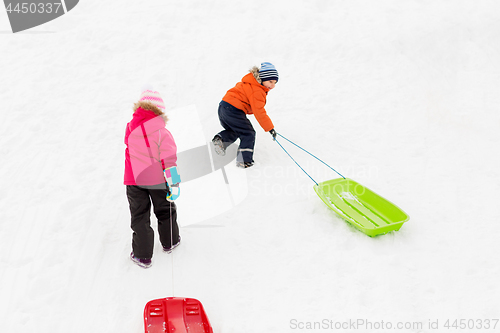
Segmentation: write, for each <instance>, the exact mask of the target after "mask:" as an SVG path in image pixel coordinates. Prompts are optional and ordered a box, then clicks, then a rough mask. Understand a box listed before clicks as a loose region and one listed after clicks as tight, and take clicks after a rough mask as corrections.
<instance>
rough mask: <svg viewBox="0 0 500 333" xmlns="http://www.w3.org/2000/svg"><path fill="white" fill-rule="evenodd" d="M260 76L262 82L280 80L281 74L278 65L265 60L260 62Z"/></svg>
mask: <svg viewBox="0 0 500 333" xmlns="http://www.w3.org/2000/svg"><path fill="white" fill-rule="evenodd" d="M259 76H260V79H261V80H262V82H264V81H271V80H276V82H278V79H279V76H278V71H277V70H276V67H274V65H273V64H271V63H270V62H263V63H261V64H260V69H259Z"/></svg>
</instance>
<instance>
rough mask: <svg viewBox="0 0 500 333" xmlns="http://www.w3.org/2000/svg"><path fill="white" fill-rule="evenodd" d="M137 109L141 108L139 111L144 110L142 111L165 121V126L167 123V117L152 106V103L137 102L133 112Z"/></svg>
mask: <svg viewBox="0 0 500 333" xmlns="http://www.w3.org/2000/svg"><path fill="white" fill-rule="evenodd" d="M138 108H141V109H144V110H148V111H151V112H153V113H154V114H155V115H157V116H161V117H162V118H163V120H165V124H166V123H167V121H168V117H167V115H166V114H165V113H164V112H163V111H162V110H161V109H160V108H159V107H157V106H156V105H154V104H153V103H151V102H148V101H139V102H137V103H135V104H134V112H135V111H136V110H137V109H138Z"/></svg>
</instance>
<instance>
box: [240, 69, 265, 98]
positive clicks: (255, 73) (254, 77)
mask: <svg viewBox="0 0 500 333" xmlns="http://www.w3.org/2000/svg"><path fill="white" fill-rule="evenodd" d="M241 82H243V83H250V84H251V85H253V86H254V87H259V88H260V89H262V90H263V91H264V92H265V93H266V94H267V92H268V91H269V88H267V87H265V86H263V85H262V80H261V79H260V75H259V69H258V68H257V67H253V68H252V69H251V70H250V73H248V74H247V75H245V76H244V77H243V79H241Z"/></svg>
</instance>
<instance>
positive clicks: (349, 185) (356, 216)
mask: <svg viewBox="0 0 500 333" xmlns="http://www.w3.org/2000/svg"><path fill="white" fill-rule="evenodd" d="M314 191H316V193H317V194H318V196H319V197H320V198H321V200H323V202H324V203H325V204H326V205H327V206H328V207H330V208H331V209H333V210H334V211H335V212H336V213H337V214H338V215H340V217H342V218H343V219H345V220H346V221H347V222H349V223H350V224H351V225H352V226H354V227H355V228H357V229H358V230H360V231H361V232H363V233H365V234H366V235H368V236H370V237H374V236H377V235H381V234H385V233H388V232H390V231H393V230H395V231H396V230H399V229H400V228H401V226H402V225H403V223H405V222H406V221H408V220H409V219H410V217H409V216H408V214H406V213H405V212H404V211H402V210H401V209H400V208H399V207H398V206H396V205H395V204H393V203H392V202H390V201H388V200H386V199H384V198H383V197H381V196H379V195H378V194H377V193H375V192H373V191H371V190H369V189H368V188H366V187H364V186H363V185H361V184H358V183H357V182H355V181H354V180H352V179H349V178H345V179H344V178H337V179H332V180H327V181H325V182H322V183H319V184H318V185H314Z"/></svg>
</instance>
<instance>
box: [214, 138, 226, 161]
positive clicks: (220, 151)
mask: <svg viewBox="0 0 500 333" xmlns="http://www.w3.org/2000/svg"><path fill="white" fill-rule="evenodd" d="M212 143H213V144H214V148H215V152H216V153H217V155H221V156H225V155H226V148H224V142H222V137H221V136H220V135H219V134H217V135H216V136H214V138H213V139H212Z"/></svg>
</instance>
